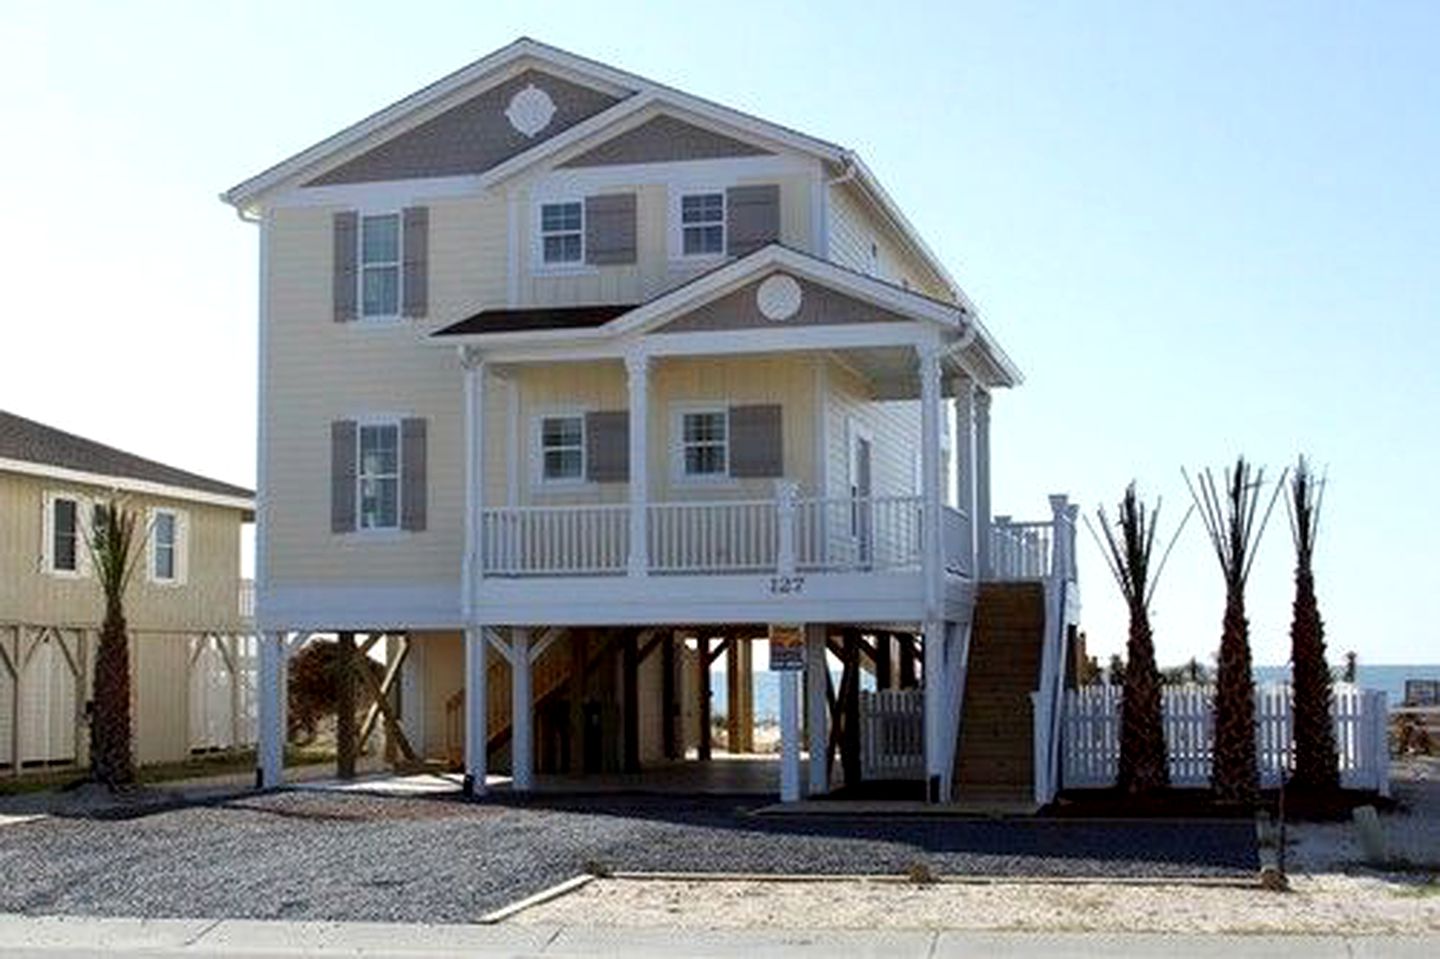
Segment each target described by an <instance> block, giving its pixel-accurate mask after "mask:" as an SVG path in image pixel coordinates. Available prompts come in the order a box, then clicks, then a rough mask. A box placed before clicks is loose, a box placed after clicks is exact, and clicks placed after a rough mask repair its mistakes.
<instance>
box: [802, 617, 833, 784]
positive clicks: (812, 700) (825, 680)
mask: <svg viewBox="0 0 1440 959" xmlns="http://www.w3.org/2000/svg"><path fill="white" fill-rule="evenodd" d="M825 633H826V627H825V626H824V625H823V624H820V623H811V624H809V625H807V626H806V627H805V712H806V715H807V720H806V723H807V726H808V727H809V733H810V795H812V796H818V795H820V794H822V793H827V792H829V791H830V776H829V757H828V756H827V755H826V753H827V752H828V751H829V745H830V724H829V704H828V703H826V701H825V690H826V688H827V686H828V684H829V682H830V666H829V663H828V662H827V661H826V656H825Z"/></svg>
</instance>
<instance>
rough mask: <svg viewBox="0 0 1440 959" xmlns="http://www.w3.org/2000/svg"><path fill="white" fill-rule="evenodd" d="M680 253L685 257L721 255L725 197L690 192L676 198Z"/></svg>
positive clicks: (722, 249)
mask: <svg viewBox="0 0 1440 959" xmlns="http://www.w3.org/2000/svg"><path fill="white" fill-rule="evenodd" d="M680 252H681V253H683V254H684V255H685V256H716V255H719V254H723V253H724V252H725V194H723V193H691V194H688V195H686V196H682V197H681V198H680Z"/></svg>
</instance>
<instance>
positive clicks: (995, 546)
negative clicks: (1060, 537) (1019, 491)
mask: <svg viewBox="0 0 1440 959" xmlns="http://www.w3.org/2000/svg"><path fill="white" fill-rule="evenodd" d="M1054 542H1055V524H1054V523H1052V522H1034V523H1016V522H1012V521H1011V520H1010V518H1009V517H1008V516H997V517H995V520H994V522H993V523H992V524H991V526H990V578H992V579H1046V578H1047V577H1049V576H1050V573H1051V562H1052V560H1053V554H1054V549H1053V544H1054Z"/></svg>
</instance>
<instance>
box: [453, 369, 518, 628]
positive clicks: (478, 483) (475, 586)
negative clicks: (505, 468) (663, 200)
mask: <svg viewBox="0 0 1440 959" xmlns="http://www.w3.org/2000/svg"><path fill="white" fill-rule="evenodd" d="M462 362H463V364H464V366H465V445H464V449H465V553H464V557H463V561H462V564H461V565H462V570H463V572H462V575H463V576H464V580H465V581H464V583H463V584H462V586H461V594H462V603H463V606H464V612H465V617H466V621H467V622H471V621H473V620H472V617H473V616H474V605H475V596H476V593H477V592H478V591H479V589H480V579H481V577H482V576H484V574H485V570H484V562H483V557H482V554H481V549H482V545H481V544H482V531H483V527H482V525H481V524H482V517H483V515H484V513H483V510H484V508H485V361H484V359H483V358H482V357H481V355H480V354H479V353H477V352H474V351H472V350H466V351H465V352H464V353H463V354H462ZM511 455H512V456H513V455H516V453H515V451H514V450H512V451H511Z"/></svg>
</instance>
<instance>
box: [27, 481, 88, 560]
mask: <svg viewBox="0 0 1440 959" xmlns="http://www.w3.org/2000/svg"><path fill="white" fill-rule="evenodd" d="M32 515H33V514H32ZM80 548H81V542H80V504H79V502H77V501H76V500H73V499H67V498H64V497H56V498H55V499H53V500H51V501H50V569H51V571H52V572H56V573H78V572H79V571H80Z"/></svg>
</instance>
